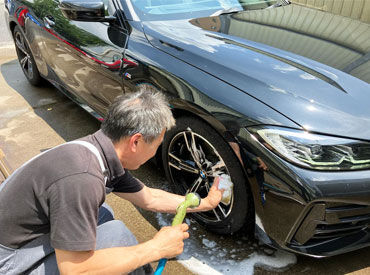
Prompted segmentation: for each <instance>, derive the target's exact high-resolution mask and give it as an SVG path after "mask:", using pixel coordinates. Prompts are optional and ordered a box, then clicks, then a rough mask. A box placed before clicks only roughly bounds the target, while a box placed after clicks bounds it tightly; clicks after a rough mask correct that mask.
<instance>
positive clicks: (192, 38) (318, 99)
mask: <svg viewBox="0 0 370 275" xmlns="http://www.w3.org/2000/svg"><path fill="white" fill-rule="evenodd" d="M312 12H315V14H312ZM294 14H299V15H300V17H299V18H298V17H297V16H294ZM314 15H315V16H314ZM329 15H330V14H326V13H325V12H322V11H317V10H312V9H308V8H305V7H302V6H295V5H289V6H285V7H279V8H275V9H268V10H257V11H247V12H239V13H235V14H229V15H220V16H213V17H206V18H197V19H192V20H170V21H150V22H148V21H147V22H143V28H144V32H145V34H146V36H147V38H148V40H149V41H150V43H151V44H152V45H153V46H155V47H157V48H159V49H161V50H163V51H165V52H167V53H168V54H170V55H173V56H174V57H176V58H179V59H181V60H183V61H184V62H187V63H189V64H191V65H193V66H195V67H197V68H199V69H200V70H203V71H205V72H207V73H209V74H211V75H213V76H214V77H216V78H219V79H221V80H223V81H225V82H227V83H229V84H230V85H232V86H234V87H236V88H238V89H239V90H241V91H242V92H244V93H247V94H249V95H250V96H252V97H254V98H256V99H258V100H260V101H261V102H263V103H264V104H266V105H268V106H270V107H271V108H273V109H274V110H276V111H277V112H279V113H281V114H283V115H284V116H286V117H288V118H289V119H291V120H293V121H294V122H295V123H296V124H298V125H299V126H301V127H303V128H304V129H307V130H310V131H313V132H318V133H326V134H331V135H337V136H345V137H352V138H358V139H365V140H369V139H370V84H369V81H370V61H369V56H370V54H369V52H370V27H369V25H368V24H366V23H364V22H361V21H358V20H352V19H350V18H344V17H342V16H339V15H330V16H331V21H330V20H329V21H328V23H327V26H325V24H324V25H323V22H324V23H325V20H321V21H320V22H321V25H320V28H321V29H320V30H317V28H318V27H319V26H318V25H315V24H314V23H315V22H316V21H317V20H318V19H319V17H320V18H326V17H325V16H329ZM286 17H288V18H290V19H291V20H290V21H289V20H285V18H286ZM309 20H311V21H312V22H308V21H309ZM343 20H344V21H343ZM275 21H276V22H275ZM291 21H292V22H295V23H294V24H293V23H290V22H291ZM298 21H299V22H298ZM347 21H348V22H347ZM302 22H305V24H303V23H302ZM343 22H347V23H348V24H349V25H351V24H352V25H351V26H352V28H351V29H350V31H352V36H351V33H348V24H344V25H343ZM329 23H330V24H329ZM299 25H300V26H301V27H299ZM333 25H335V26H336V28H335V27H333ZM357 29H360V30H361V32H359V34H358V36H356V35H357V32H356V31H355V30H357ZM319 32H320V34H319ZM333 33H337V34H338V35H337V36H335V35H334V34H333ZM354 33H355V34H356V35H354ZM348 35H349V36H350V37H352V38H353V39H352V40H354V41H351V40H350V39H348ZM356 37H357V39H355V38H356ZM351 42H352V44H351ZM366 60H367V61H366ZM194 77H196V76H194ZM224 104H227V103H224Z"/></svg>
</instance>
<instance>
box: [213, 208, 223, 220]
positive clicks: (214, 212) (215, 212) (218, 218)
mask: <svg viewBox="0 0 370 275" xmlns="http://www.w3.org/2000/svg"><path fill="white" fill-rule="evenodd" d="M212 211H213V214H215V216H216V219H217V221H221V219H220V216H219V215H218V214H217V211H216V210H215V209H212Z"/></svg>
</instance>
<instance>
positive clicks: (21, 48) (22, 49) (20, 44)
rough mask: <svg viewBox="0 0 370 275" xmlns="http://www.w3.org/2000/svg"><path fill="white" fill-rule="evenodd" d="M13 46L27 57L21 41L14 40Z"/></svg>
mask: <svg viewBox="0 0 370 275" xmlns="http://www.w3.org/2000/svg"><path fill="white" fill-rule="evenodd" d="M15 44H16V46H17V48H18V49H20V50H21V51H22V52H23V53H24V54H25V55H27V56H28V53H27V51H26V48H25V47H24V44H23V43H22V42H21V41H19V39H16V41H15Z"/></svg>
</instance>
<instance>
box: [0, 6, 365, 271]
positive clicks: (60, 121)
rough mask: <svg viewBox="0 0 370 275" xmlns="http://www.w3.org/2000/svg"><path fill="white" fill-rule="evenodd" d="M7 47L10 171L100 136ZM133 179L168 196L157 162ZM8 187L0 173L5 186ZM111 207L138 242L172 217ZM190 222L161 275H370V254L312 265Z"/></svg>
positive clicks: (0, 55)
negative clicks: (29, 74) (28, 74)
mask: <svg viewBox="0 0 370 275" xmlns="http://www.w3.org/2000/svg"><path fill="white" fill-rule="evenodd" d="M2 2H3V0H0V6H1V4H2ZM1 8H3V7H1ZM2 12H3V11H2V10H0V14H2ZM0 19H1V20H3V18H0ZM1 32H2V27H1V25H0V33H1ZM0 38H1V37H0ZM5 40H6V39H5ZM8 42H9V41H8ZM6 43H7V42H6V41H5V42H4V41H3V40H1V39H0V149H1V150H2V151H3V152H4V154H5V159H6V162H7V164H8V165H9V166H10V168H11V169H12V170H15V169H16V168H17V167H19V166H20V165H21V164H22V163H24V162H25V161H26V160H28V159H30V158H31V157H33V156H35V155H36V154H38V153H40V152H42V151H44V150H46V149H48V148H51V147H53V146H55V145H58V144H61V143H63V142H65V141H70V140H73V139H76V138H80V137H82V136H85V135H87V134H91V133H93V132H94V131H96V130H97V129H99V122H98V121H97V120H95V119H94V118H93V117H91V116H90V115H89V114H88V113H86V112H85V111H84V110H83V109H82V108H80V107H79V106H77V105H76V104H74V103H73V102H71V101H70V100H69V99H68V98H67V97H65V96H64V95H62V94H61V93H60V92H58V91H57V90H56V89H55V88H54V87H53V86H52V85H50V84H47V83H45V86H44V87H39V88H36V87H33V86H31V85H29V84H28V82H27V81H26V79H25V77H24V76H23V73H22V70H21V68H20V66H19V65H18V61H17V59H16V57H15V51H14V48H13V47H12V46H11V45H9V43H8V44H6ZM132 173H133V174H134V175H135V176H136V177H138V178H139V179H140V180H142V181H143V182H144V183H145V184H147V185H148V186H151V187H156V188H161V189H165V190H170V187H169V186H168V183H167V181H166V179H165V178H164V175H163V172H162V171H161V169H159V168H158V166H157V165H155V163H154V161H150V162H148V163H147V164H145V165H143V166H142V167H141V168H140V169H139V170H137V171H133V172H132ZM2 179H3V178H2V176H1V173H0V182H1V181H2ZM107 200H108V203H109V204H110V205H111V206H112V207H113V209H114V210H115V214H116V218H118V219H121V220H123V221H124V222H125V223H126V225H127V226H128V227H129V228H130V229H131V230H132V231H133V232H135V235H136V236H137V238H138V240H139V242H144V241H146V240H149V239H150V238H152V236H153V235H154V234H155V233H156V232H157V230H158V229H159V228H160V227H161V226H164V225H169V224H170V223H171V219H172V217H173V216H172V215H167V214H156V213H151V212H147V211H143V210H140V209H136V208H135V207H134V206H133V205H132V204H130V203H128V202H126V201H124V200H122V199H119V198H118V197H116V196H114V195H109V196H108V198H107ZM186 222H187V223H188V224H189V225H190V235H191V237H190V238H189V240H187V241H186V245H185V249H184V253H183V254H182V255H181V256H180V257H178V259H176V260H171V261H169V263H168V265H167V266H166V269H165V272H164V273H163V274H177V275H182V274H212V275H213V274H252V273H254V274H281V273H287V274H302V273H303V274H349V273H353V274H370V268H369V266H370V260H369V259H370V248H365V249H362V250H358V251H355V252H352V253H347V254H344V255H340V256H335V257H331V258H324V259H314V258H308V257H304V256H296V255H293V254H291V253H287V252H283V251H280V250H279V251H275V250H273V249H271V248H268V247H266V246H263V245H260V244H259V242H258V241H257V240H254V239H251V238H249V237H248V236H247V235H246V234H245V233H243V232H240V233H237V234H234V235H232V236H220V235H216V234H212V233H210V232H207V231H205V230H204V229H203V228H202V227H201V226H200V225H198V224H197V223H196V222H195V221H193V220H192V219H191V217H188V218H187V219H186ZM153 266H155V264H154V265H153Z"/></svg>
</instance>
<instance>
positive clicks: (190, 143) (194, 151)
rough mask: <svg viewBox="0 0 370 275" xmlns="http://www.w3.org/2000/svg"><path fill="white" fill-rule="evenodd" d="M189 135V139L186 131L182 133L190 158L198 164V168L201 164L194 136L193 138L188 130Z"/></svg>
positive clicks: (192, 134)
mask: <svg viewBox="0 0 370 275" xmlns="http://www.w3.org/2000/svg"><path fill="white" fill-rule="evenodd" d="M190 135H191V140H190V141H189V140H188V137H187V135H186V132H184V133H183V136H184V139H185V144H186V148H188V151H189V152H190V154H191V156H192V158H193V159H194V161H195V163H196V164H197V165H198V167H199V168H201V167H202V165H201V160H200V154H199V152H198V150H197V148H196V145H195V138H194V133H193V132H192V131H191V130H190Z"/></svg>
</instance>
